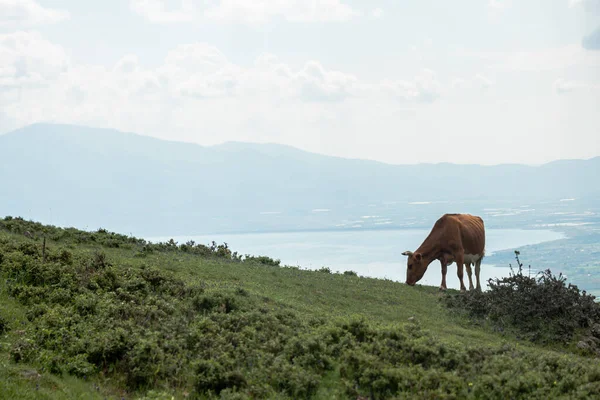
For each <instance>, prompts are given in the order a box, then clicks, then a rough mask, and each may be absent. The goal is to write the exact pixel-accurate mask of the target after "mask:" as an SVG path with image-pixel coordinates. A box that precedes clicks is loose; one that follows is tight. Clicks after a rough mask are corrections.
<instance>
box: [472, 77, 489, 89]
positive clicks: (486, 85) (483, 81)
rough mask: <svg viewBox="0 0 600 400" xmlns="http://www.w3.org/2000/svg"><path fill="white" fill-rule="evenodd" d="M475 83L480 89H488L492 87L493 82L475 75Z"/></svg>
mask: <svg viewBox="0 0 600 400" xmlns="http://www.w3.org/2000/svg"><path fill="white" fill-rule="evenodd" d="M475 82H477V84H478V85H479V87H480V88H482V89H487V88H489V87H492V86H494V82H493V81H492V80H490V79H489V78H487V77H485V76H483V75H481V74H477V75H475Z"/></svg>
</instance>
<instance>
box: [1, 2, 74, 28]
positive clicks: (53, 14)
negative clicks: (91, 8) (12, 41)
mask: <svg viewBox="0 0 600 400" xmlns="http://www.w3.org/2000/svg"><path fill="white" fill-rule="evenodd" d="M68 18H69V13H68V12H66V11H61V10H52V9H49V8H44V7H42V6H41V5H39V4H38V3H37V2H35V1H34V0H0V27H20V28H22V27H24V26H31V25H38V24H49V23H55V22H59V21H62V20H65V19H68Z"/></svg>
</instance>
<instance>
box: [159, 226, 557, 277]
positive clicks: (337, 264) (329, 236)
mask: <svg viewBox="0 0 600 400" xmlns="http://www.w3.org/2000/svg"><path fill="white" fill-rule="evenodd" d="M428 234H429V230H425V229H423V230H421V229H403V230H370V231H366V230H365V231H360V230H355V231H332V232H288V233H248V234H231V235H212V236H208V235H207V236H177V237H173V239H174V240H175V241H176V242H178V243H180V244H181V243H185V242H187V241H188V240H194V241H195V242H196V243H203V244H209V243H210V242H211V241H213V240H214V241H215V242H217V243H219V244H220V243H223V242H226V243H227V244H228V245H229V248H231V249H232V251H237V252H238V253H240V254H244V255H245V254H250V255H265V256H269V257H271V258H274V259H279V260H281V264H282V265H293V266H300V267H301V268H303V269H312V270H314V269H319V268H321V267H328V268H330V269H331V270H332V271H333V272H344V271H348V270H351V271H355V272H356V273H358V274H359V275H362V276H368V277H374V278H387V279H392V280H395V281H400V282H404V280H405V278H406V257H405V256H403V255H402V252H403V251H405V250H411V251H414V250H416V248H417V247H418V246H419V245H420V244H421V243H422V242H423V240H424V239H425V238H426V237H427V235H428ZM563 237H564V235H563V234H561V233H558V232H553V231H549V230H522V229H488V230H487V231H486V253H487V254H491V253H492V252H494V251H498V250H504V249H509V248H514V247H520V246H525V245H531V244H537V243H542V242H547V241H551V240H557V239H562V238H563ZM170 238H171V237H166V236H165V237H151V238H147V240H150V241H152V242H158V241H168V240H169V239H170ZM509 272H510V269H509V267H508V265H506V266H494V265H489V264H485V259H484V264H482V266H481V276H480V278H481V283H482V286H484V288H485V287H487V284H486V281H487V279H489V278H494V277H502V276H508V274H509ZM446 281H447V285H448V287H449V288H455V289H456V288H459V286H460V285H459V281H458V278H457V276H456V264H452V265H451V266H450V267H448V274H447V276H446ZM464 281H465V285H468V280H467V277H466V273H465V278H464ZM440 282H441V266H440V263H439V262H438V261H434V262H433V263H431V265H430V266H429V268H428V270H427V272H426V273H425V276H424V277H423V279H421V280H420V281H419V284H423V285H432V286H439V284H440Z"/></svg>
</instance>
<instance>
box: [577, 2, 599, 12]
mask: <svg viewBox="0 0 600 400" xmlns="http://www.w3.org/2000/svg"><path fill="white" fill-rule="evenodd" d="M569 7H570V8H573V7H583V9H584V10H585V11H587V12H589V13H593V14H600V0H569Z"/></svg>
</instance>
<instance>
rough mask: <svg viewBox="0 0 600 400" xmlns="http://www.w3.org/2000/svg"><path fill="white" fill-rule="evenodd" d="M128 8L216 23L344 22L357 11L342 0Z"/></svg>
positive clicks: (231, 0) (138, 3) (156, 1)
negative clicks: (274, 19)
mask: <svg viewBox="0 0 600 400" xmlns="http://www.w3.org/2000/svg"><path fill="white" fill-rule="evenodd" d="M130 5H131V9H132V10H133V11H134V12H136V13H138V14H140V15H142V16H143V17H145V18H146V19H148V20H149V21H150V22H156V23H168V22H190V21H197V20H202V19H207V20H213V21H218V22H241V23H246V24H262V23H265V22H267V21H269V20H271V19H273V18H278V17H280V18H284V19H286V20H288V21H293V22H325V21H345V20H348V19H351V18H354V17H356V16H358V15H360V12H358V11H357V10H355V9H354V8H352V7H350V6H349V5H347V4H345V3H343V2H342V0H311V1H307V0H262V1H248V0H215V1H213V2H203V1H202V2H201V1H194V0H180V1H174V0H130Z"/></svg>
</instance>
